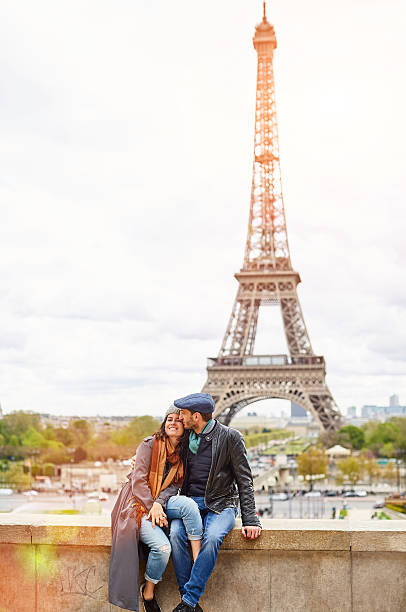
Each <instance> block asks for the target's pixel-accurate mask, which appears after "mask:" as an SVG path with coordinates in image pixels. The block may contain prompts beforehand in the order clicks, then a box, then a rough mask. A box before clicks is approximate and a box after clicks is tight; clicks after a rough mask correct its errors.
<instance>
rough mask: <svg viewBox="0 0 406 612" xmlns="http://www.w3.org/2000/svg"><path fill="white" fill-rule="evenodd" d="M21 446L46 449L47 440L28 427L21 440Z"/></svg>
mask: <svg viewBox="0 0 406 612" xmlns="http://www.w3.org/2000/svg"><path fill="white" fill-rule="evenodd" d="M21 444H22V445H23V446H28V447H29V448H46V447H47V440H46V439H45V438H44V436H43V435H42V434H41V433H40V432H39V431H37V430H36V429H34V427H32V426H30V427H29V428H28V429H27V430H26V431H25V432H24V434H23V436H22V438H21Z"/></svg>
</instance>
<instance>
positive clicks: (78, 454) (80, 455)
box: [73, 446, 87, 463]
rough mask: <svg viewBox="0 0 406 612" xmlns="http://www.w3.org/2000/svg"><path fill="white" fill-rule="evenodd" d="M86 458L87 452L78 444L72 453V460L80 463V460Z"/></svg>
mask: <svg viewBox="0 0 406 612" xmlns="http://www.w3.org/2000/svg"><path fill="white" fill-rule="evenodd" d="M85 459H87V452H86V451H85V449H84V448H82V447H81V446H78V447H77V448H76V449H75V452H74V453H73V460H74V462H75V463H80V462H81V461H85Z"/></svg>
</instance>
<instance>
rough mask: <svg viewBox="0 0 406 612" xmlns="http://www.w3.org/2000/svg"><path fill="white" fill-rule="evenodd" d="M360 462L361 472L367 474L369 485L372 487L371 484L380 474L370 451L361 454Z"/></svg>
mask: <svg viewBox="0 0 406 612" xmlns="http://www.w3.org/2000/svg"><path fill="white" fill-rule="evenodd" d="M360 461H361V465H362V472H366V473H367V474H368V478H369V484H370V485H372V483H373V482H374V481H376V480H377V479H378V478H379V476H380V473H381V471H380V469H379V465H378V464H377V463H376V459H375V457H374V455H373V453H372V451H365V452H363V453H362V455H361V456H360Z"/></svg>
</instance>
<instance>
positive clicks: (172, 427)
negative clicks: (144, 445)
mask: <svg viewBox="0 0 406 612" xmlns="http://www.w3.org/2000/svg"><path fill="white" fill-rule="evenodd" d="M183 432H184V428H183V423H182V421H179V415H178V414H168V416H167V417H166V423H165V433H166V435H167V436H170V437H175V438H180V437H181V435H182V434H183Z"/></svg>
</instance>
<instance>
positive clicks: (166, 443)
mask: <svg viewBox="0 0 406 612" xmlns="http://www.w3.org/2000/svg"><path fill="white" fill-rule="evenodd" d="M183 434H184V428H183V424H182V423H181V421H179V409H178V408H176V407H175V406H170V408H168V410H167V412H166V415H165V419H164V421H163V423H162V425H161V427H160V429H159V430H158V431H157V432H156V433H155V434H154V435H153V436H151V437H149V438H145V440H144V441H143V442H142V443H141V444H140V446H139V447H138V449H137V454H136V457H135V465H134V467H133V470H132V472H131V473H130V474H128V476H127V478H128V481H127V482H126V484H125V485H124V487H123V488H122V489H121V492H120V494H119V496H118V499H117V501H116V504H115V506H114V508H113V511H112V514H111V527H112V546H111V557H110V576H109V601H110V603H112V604H115V605H116V606H120V607H121V608H125V609H127V610H135V611H138V609H139V569H138V563H139V559H138V543H139V541H141V542H143V543H144V544H146V545H147V546H148V547H149V548H150V551H149V555H148V561H147V565H146V568H145V585H142V587H141V598H142V602H143V605H144V610H145V612H160V608H159V606H158V603H157V601H156V598H155V595H154V589H155V585H156V584H157V583H158V582H160V580H161V579H162V574H163V573H164V570H165V568H166V565H167V563H168V561H169V556H170V554H171V546H170V543H169V540H168V538H167V536H166V535H165V533H164V531H163V529H162V528H163V527H167V526H168V520H167V519H168V518H169V519H173V518H181V519H182V520H183V522H184V525H185V529H186V532H187V534H188V538H189V541H190V544H191V548H192V555H193V559H194V560H195V559H196V557H197V555H198V554H199V550H200V547H201V538H202V533H203V526H202V519H201V516H200V512H199V509H198V507H197V504H196V503H195V501H194V500H192V499H190V498H188V497H184V496H182V495H177V494H178V492H179V489H180V487H181V485H182V479H183V463H182V459H181V456H180V450H181V441H182V438H183ZM165 508H166V512H165Z"/></svg>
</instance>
